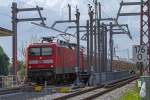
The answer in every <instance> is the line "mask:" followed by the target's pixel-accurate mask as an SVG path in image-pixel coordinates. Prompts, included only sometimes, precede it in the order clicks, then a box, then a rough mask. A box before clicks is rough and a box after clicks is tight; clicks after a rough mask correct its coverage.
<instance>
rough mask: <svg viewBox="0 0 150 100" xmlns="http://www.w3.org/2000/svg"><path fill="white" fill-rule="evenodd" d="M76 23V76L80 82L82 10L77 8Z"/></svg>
mask: <svg viewBox="0 0 150 100" xmlns="http://www.w3.org/2000/svg"><path fill="white" fill-rule="evenodd" d="M75 15H76V25H77V30H76V31H77V68H76V76H77V79H76V81H77V84H79V82H80V81H79V70H80V32H79V31H80V30H79V28H80V12H79V9H76V14H75Z"/></svg>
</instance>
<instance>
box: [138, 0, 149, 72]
mask: <svg viewBox="0 0 150 100" xmlns="http://www.w3.org/2000/svg"><path fill="white" fill-rule="evenodd" d="M140 44H141V45H142V44H145V45H147V46H148V58H150V49H149V48H150V0H141V35H140ZM148 62H150V59H149V60H148ZM148 67H149V73H150V64H149V63H148Z"/></svg>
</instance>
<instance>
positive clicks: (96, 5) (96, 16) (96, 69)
mask: <svg viewBox="0 0 150 100" xmlns="http://www.w3.org/2000/svg"><path fill="white" fill-rule="evenodd" d="M94 4H95V29H94V57H95V58H94V63H95V65H94V67H95V71H96V72H98V67H99V66H97V29H98V27H97V21H98V10H97V7H98V2H97V0H94Z"/></svg>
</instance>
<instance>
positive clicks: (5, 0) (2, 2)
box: [0, 0, 13, 7]
mask: <svg viewBox="0 0 150 100" xmlns="http://www.w3.org/2000/svg"><path fill="white" fill-rule="evenodd" d="M12 1H13V0H0V7H7V6H8V5H10V4H11V2H12Z"/></svg>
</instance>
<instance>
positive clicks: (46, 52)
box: [42, 47, 52, 56]
mask: <svg viewBox="0 0 150 100" xmlns="http://www.w3.org/2000/svg"><path fill="white" fill-rule="evenodd" d="M50 55H52V48H48V47H47V48H42V56H50Z"/></svg>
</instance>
